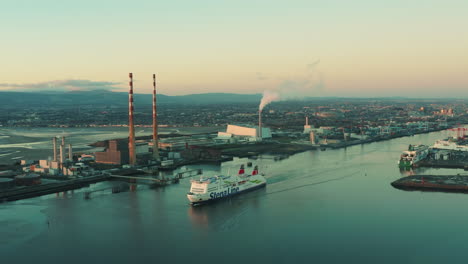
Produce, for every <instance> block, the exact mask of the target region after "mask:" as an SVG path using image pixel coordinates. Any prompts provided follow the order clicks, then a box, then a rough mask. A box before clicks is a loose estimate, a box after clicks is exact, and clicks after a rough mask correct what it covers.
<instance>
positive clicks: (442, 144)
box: [431, 140, 468, 151]
mask: <svg viewBox="0 0 468 264" xmlns="http://www.w3.org/2000/svg"><path fill="white" fill-rule="evenodd" d="M431 148H433V149H444V150H459V151H468V146H465V145H458V144H457V143H456V142H453V141H448V140H437V141H436V142H435V144H434V146H432V147H431Z"/></svg>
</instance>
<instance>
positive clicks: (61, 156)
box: [60, 136, 65, 166]
mask: <svg viewBox="0 0 468 264" xmlns="http://www.w3.org/2000/svg"><path fill="white" fill-rule="evenodd" d="M64 159H65V137H63V136H62V144H60V166H63V162H64Z"/></svg>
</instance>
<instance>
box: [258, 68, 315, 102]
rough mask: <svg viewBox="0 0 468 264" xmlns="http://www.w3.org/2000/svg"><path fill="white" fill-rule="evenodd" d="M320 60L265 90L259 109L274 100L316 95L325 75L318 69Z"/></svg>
mask: <svg viewBox="0 0 468 264" xmlns="http://www.w3.org/2000/svg"><path fill="white" fill-rule="evenodd" d="M319 63H320V60H317V61H315V62H313V63H310V64H308V65H307V67H306V71H305V73H302V74H299V75H298V76H295V77H293V78H289V79H286V80H282V81H281V82H280V84H279V85H278V86H277V88H276V89H272V90H266V91H264V92H263V97H262V100H261V101H260V105H259V110H260V111H262V110H263V108H264V107H265V106H267V105H268V104H270V103H271V102H274V101H281V100H292V99H294V100H299V99H303V98H304V97H308V96H316V95H317V93H318V92H319V91H320V90H322V89H323V87H324V82H323V75H322V73H321V72H319V71H318V70H317V66H318V64H319Z"/></svg>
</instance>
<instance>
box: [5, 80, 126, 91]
mask: <svg viewBox="0 0 468 264" xmlns="http://www.w3.org/2000/svg"><path fill="white" fill-rule="evenodd" d="M119 84H120V83H118V82H99V81H90V80H57V81H50V82H38V83H23V84H20V83H0V88H6V90H15V91H94V90H105V91H116V90H121V89H122V88H121V87H118V86H116V85H119Z"/></svg>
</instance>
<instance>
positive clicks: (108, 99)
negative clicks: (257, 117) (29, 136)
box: [0, 91, 262, 107]
mask: <svg viewBox="0 0 468 264" xmlns="http://www.w3.org/2000/svg"><path fill="white" fill-rule="evenodd" d="M261 97H262V95H261V94H231V93H205V94H191V95H182V96H168V95H163V94H158V97H157V100H158V104H159V103H161V104H166V103H173V104H219V103H257V102H259V101H260V99H261ZM134 100H135V103H136V104H139V105H150V104H151V102H152V95H151V94H135V95H134ZM127 103H128V94H127V93H124V92H109V91H86V92H11V91H0V105H1V106H12V107H15V106H21V105H30V106H36V105H37V106H40V105H42V106H43V105H49V106H64V105H89V104H104V105H108V104H112V105H122V106H124V105H127Z"/></svg>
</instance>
